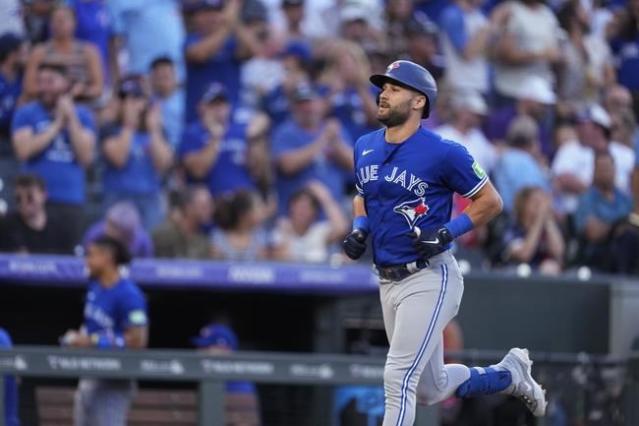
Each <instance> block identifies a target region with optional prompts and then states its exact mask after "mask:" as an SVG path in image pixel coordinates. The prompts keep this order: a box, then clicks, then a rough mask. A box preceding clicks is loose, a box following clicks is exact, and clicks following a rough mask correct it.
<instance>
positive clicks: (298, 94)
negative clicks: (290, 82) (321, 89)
mask: <svg viewBox="0 0 639 426" xmlns="http://www.w3.org/2000/svg"><path fill="white" fill-rule="evenodd" d="M318 97H319V93H318V92H317V90H315V88H314V87H313V86H312V85H310V84H308V83H300V84H299V85H298V86H297V87H296V88H295V91H294V92H293V101H294V102H303V101H310V100H313V99H316V98H318Z"/></svg>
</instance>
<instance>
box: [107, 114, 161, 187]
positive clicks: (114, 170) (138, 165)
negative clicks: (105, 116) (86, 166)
mask: <svg viewBox="0 0 639 426" xmlns="http://www.w3.org/2000/svg"><path fill="white" fill-rule="evenodd" d="M121 130H122V128H121V127H120V126H114V127H112V128H110V129H107V130H106V131H105V132H104V134H103V135H102V138H101V139H102V140H106V138H108V137H111V136H114V135H117V134H118V133H119V132H120V131H121ZM150 149H151V135H150V134H149V133H146V132H141V131H139V130H138V131H136V132H135V133H134V134H133V140H132V141H131V151H130V152H129V157H128V158H127V160H126V163H125V164H124V166H123V167H115V166H113V165H112V164H110V163H109V162H108V161H107V162H106V167H105V169H104V173H103V174H102V180H103V182H102V185H103V187H104V191H105V192H113V193H118V194H128V195H149V194H155V193H156V192H158V191H159V190H160V175H159V173H158V172H157V170H156V169H155V166H154V165H153V159H152V157H151V152H150Z"/></svg>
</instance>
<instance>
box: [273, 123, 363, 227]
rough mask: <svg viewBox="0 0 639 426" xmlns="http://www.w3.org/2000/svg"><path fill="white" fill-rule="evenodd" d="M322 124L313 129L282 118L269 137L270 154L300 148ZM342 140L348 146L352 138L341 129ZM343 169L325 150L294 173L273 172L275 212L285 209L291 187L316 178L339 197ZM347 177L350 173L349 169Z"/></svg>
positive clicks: (281, 153) (342, 188)
mask: <svg viewBox="0 0 639 426" xmlns="http://www.w3.org/2000/svg"><path fill="white" fill-rule="evenodd" d="M323 130H324V128H323V126H322V127H320V128H318V129H317V130H313V131H310V130H306V129H303V128H301V127H300V126H299V125H298V124H297V123H296V122H295V121H294V120H292V119H289V120H287V121H285V122H284V123H283V124H282V125H281V126H280V127H278V128H277V129H275V132H274V133H273V139H272V155H273V158H274V159H275V160H278V159H279V158H280V157H282V156H283V155H284V154H286V153H288V152H290V151H295V150H298V149H300V148H304V147H305V146H308V145H309V144H311V143H313V141H315V140H316V139H317V138H318V137H319V136H320V134H321V133H322V131H323ZM341 138H342V140H344V141H345V142H346V143H347V144H348V145H349V146H350V145H351V144H352V139H350V138H349V135H348V134H347V133H346V132H345V131H342V134H341ZM344 171H345V169H344V168H341V167H339V166H338V165H337V164H335V162H333V161H332V160H331V159H330V157H329V155H328V154H327V153H321V154H320V155H317V156H316V157H315V158H314V159H313V162H312V163H311V164H309V165H308V166H307V167H305V168H304V169H302V170H300V171H299V172H298V173H296V174H294V175H285V174H283V173H279V174H278V176H277V185H276V187H277V188H276V189H277V196H278V213H279V214H280V215H286V214H287V210H288V200H289V198H290V197H291V195H293V194H294V193H295V191H297V190H299V189H301V188H303V187H304V186H306V185H308V183H309V182H310V181H313V180H319V181H320V182H322V183H323V184H324V185H326V187H327V188H328V189H329V190H330V191H331V194H332V195H333V197H334V198H335V199H336V200H341V199H342V197H343V196H344V187H345V185H346V182H347V180H346V174H345V173H344ZM349 177H352V174H350V173H349Z"/></svg>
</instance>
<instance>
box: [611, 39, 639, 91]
mask: <svg viewBox="0 0 639 426" xmlns="http://www.w3.org/2000/svg"><path fill="white" fill-rule="evenodd" d="M610 45H611V47H612V51H613V53H614V55H615V59H616V60H617V63H618V64H619V65H618V66H617V79H618V80H619V83H621V84H623V85H624V86H626V87H627V88H628V89H630V90H631V91H633V92H635V91H637V90H639V33H637V34H635V35H634V36H633V37H630V38H621V37H619V38H616V39H614V40H612V41H611V42H610Z"/></svg>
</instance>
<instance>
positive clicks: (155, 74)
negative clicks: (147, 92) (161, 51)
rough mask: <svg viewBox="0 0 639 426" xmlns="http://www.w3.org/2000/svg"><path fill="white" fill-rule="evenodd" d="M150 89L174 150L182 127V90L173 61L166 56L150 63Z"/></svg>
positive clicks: (178, 141)
mask: <svg viewBox="0 0 639 426" xmlns="http://www.w3.org/2000/svg"><path fill="white" fill-rule="evenodd" d="M151 90H152V92H153V99H154V100H155V102H157V103H158V104H159V105H160V109H161V111H162V124H163V127H164V132H165V133H166V139H167V141H168V142H169V144H170V145H171V148H173V149H174V150H175V149H177V147H178V145H179V143H180V138H181V137H182V130H183V127H184V91H183V90H182V88H181V87H180V86H179V83H178V80H177V71H176V69H175V63H174V62H173V60H172V59H171V58H169V57H168V56H162V57H159V58H156V59H155V60H153V62H152V63H151Z"/></svg>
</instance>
